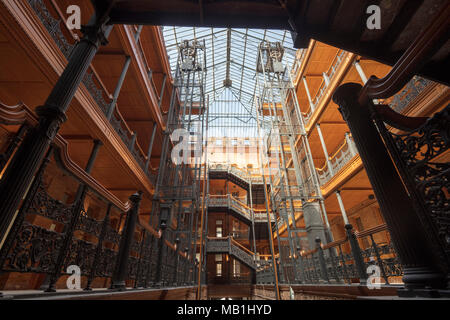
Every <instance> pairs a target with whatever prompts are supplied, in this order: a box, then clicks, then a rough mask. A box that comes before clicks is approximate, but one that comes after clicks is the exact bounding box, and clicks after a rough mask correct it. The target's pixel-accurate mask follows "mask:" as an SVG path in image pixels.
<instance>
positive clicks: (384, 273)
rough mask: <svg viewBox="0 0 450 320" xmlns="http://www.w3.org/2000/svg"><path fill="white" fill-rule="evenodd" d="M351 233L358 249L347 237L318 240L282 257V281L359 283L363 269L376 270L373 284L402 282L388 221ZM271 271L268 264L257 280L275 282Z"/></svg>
mask: <svg viewBox="0 0 450 320" xmlns="http://www.w3.org/2000/svg"><path fill="white" fill-rule="evenodd" d="M351 234H352V237H353V239H354V240H355V242H354V243H356V246H357V247H358V248H357V250H354V248H352V246H351V244H350V241H349V239H348V237H346V238H344V239H341V240H337V241H334V242H331V243H328V244H326V245H322V244H320V242H319V243H318V245H317V247H316V248H315V249H313V250H309V251H306V252H305V251H301V252H299V253H298V254H296V255H295V256H294V257H292V256H291V257H290V260H287V259H283V261H282V262H281V264H280V267H279V268H280V269H281V276H279V279H280V282H282V283H283V282H286V277H289V279H290V283H310V284H319V283H353V282H358V280H359V279H360V277H361V272H364V273H365V275H366V278H367V277H368V276H370V275H372V274H373V272H374V270H375V271H376V274H373V277H372V278H369V281H370V282H371V284H373V285H375V284H390V283H399V282H401V280H400V278H401V276H402V275H403V270H402V267H401V264H400V262H399V260H398V258H397V254H396V253H395V250H394V248H393V246H392V244H391V242H390V240H389V236H388V231H387V227H386V225H385V224H383V225H379V226H377V227H374V228H371V229H368V230H365V231H362V232H353V233H351ZM358 259H360V261H362V265H361V266H359V265H358V264H357V263H356V260H358ZM286 261H288V262H286ZM370 266H375V268H376V267H377V268H376V269H375V268H374V267H370ZM272 270H273V269H272V268H269V267H267V266H266V267H265V268H261V270H258V271H257V273H256V279H257V283H261V284H263V283H273V279H274V278H273V271H272ZM372 279H373V280H372ZM258 281H261V282H258Z"/></svg>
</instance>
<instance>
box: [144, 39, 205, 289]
mask: <svg viewBox="0 0 450 320" xmlns="http://www.w3.org/2000/svg"><path fill="white" fill-rule="evenodd" d="M177 50H178V58H177V59H178V60H177V63H176V68H175V73H174V90H173V92H172V98H171V102H170V108H169V113H168V118H167V126H166V130H165V132H164V140H163V145H162V151H161V160H160V166H159V170H158V177H157V180H156V189H155V196H154V201H153V206H152V214H151V219H150V224H151V225H152V226H154V227H155V229H157V230H161V233H162V236H161V238H160V239H159V240H158V246H159V248H158V249H157V255H158V259H157V260H158V261H157V265H156V269H157V270H156V275H155V281H156V282H157V283H158V284H161V285H164V284H172V283H175V282H177V283H188V282H192V281H194V278H193V276H194V274H195V272H194V271H195V266H196V259H195V256H196V251H197V245H196V243H197V241H198V237H199V235H200V234H198V233H197V230H198V227H199V225H200V212H201V208H202V207H201V203H200V191H201V190H200V181H201V179H203V176H201V170H202V157H203V144H202V142H203V140H204V135H205V133H206V128H205V123H206V110H207V101H206V99H205V88H204V86H205V85H204V83H205V74H206V58H205V55H206V48H205V44H204V42H203V41H196V40H193V41H181V42H180V43H178V44H177ZM177 97H178V99H177ZM171 141H172V143H173V145H174V146H173V147H172V144H171ZM180 147H181V148H180ZM165 212H166V213H165ZM166 240H167V241H170V242H171V243H177V249H176V250H175V253H174V252H172V251H168V250H167V248H165V247H164V245H161V243H163V244H164V241H166ZM180 249H181V250H180ZM178 252H183V253H184V254H185V256H186V257H188V261H185V262H183V263H182V262H181V261H179V260H180V259H179V256H178V254H176V253H178ZM175 276H176V278H175Z"/></svg>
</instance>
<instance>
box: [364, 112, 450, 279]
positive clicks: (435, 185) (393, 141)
mask: <svg viewBox="0 0 450 320" xmlns="http://www.w3.org/2000/svg"><path fill="white" fill-rule="evenodd" d="M372 116H373V118H374V120H375V124H376V126H377V129H378V131H379V132H380V134H381V137H382V138H383V140H384V143H385V145H386V147H387V150H388V152H389V154H390V156H391V157H392V159H393V162H394V164H395V166H396V167H397V170H398V172H399V174H400V176H401V178H402V180H403V183H404V185H405V188H406V189H407V191H408V193H409V195H410V197H411V198H412V201H413V203H414V205H415V209H416V211H417V214H418V216H419V218H420V221H421V223H422V225H423V228H424V230H426V232H427V233H429V235H430V237H431V238H434V240H433V246H434V249H435V252H436V254H437V256H439V264H440V265H439V267H440V268H441V269H442V270H446V271H447V272H448V270H449V269H450V200H449V199H450V198H449V189H450V184H449V181H450V161H449V160H450V152H449V147H450V105H447V106H446V108H444V109H443V110H442V111H440V112H438V113H436V114H435V115H434V116H433V117H431V118H411V117H405V116H402V115H399V114H398V113H395V112H394V111H392V109H390V108H389V107H388V106H382V105H378V106H373V110H372ZM393 129H397V131H396V133H394V132H393V131H394V130H393Z"/></svg>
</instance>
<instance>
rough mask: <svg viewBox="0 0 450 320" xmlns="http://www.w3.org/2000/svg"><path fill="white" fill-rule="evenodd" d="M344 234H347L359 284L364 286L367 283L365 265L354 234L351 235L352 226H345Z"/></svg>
mask: <svg viewBox="0 0 450 320" xmlns="http://www.w3.org/2000/svg"><path fill="white" fill-rule="evenodd" d="M345 232H346V233H347V239H348V243H349V244H350V248H351V250H352V255H353V261H354V263H355V267H356V271H357V272H358V276H359V283H360V284H362V285H365V284H366V283H367V272H366V265H365V263H364V259H363V257H362V254H361V248H360V247H359V243H358V240H356V237H355V234H354V233H353V226H352V225H351V224H346V225H345Z"/></svg>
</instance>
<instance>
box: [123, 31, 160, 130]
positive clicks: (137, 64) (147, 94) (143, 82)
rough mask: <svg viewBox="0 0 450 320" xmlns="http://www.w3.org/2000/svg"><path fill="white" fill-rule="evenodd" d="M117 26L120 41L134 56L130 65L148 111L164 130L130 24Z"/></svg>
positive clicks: (153, 92) (156, 101)
mask: <svg viewBox="0 0 450 320" xmlns="http://www.w3.org/2000/svg"><path fill="white" fill-rule="evenodd" d="M116 28H118V35H119V38H120V42H121V43H122V45H123V46H124V49H125V51H126V52H129V55H130V56H133V57H135V59H132V60H131V65H132V66H133V68H134V69H135V70H136V74H138V75H139V77H137V78H136V80H137V82H138V83H139V84H140V86H141V87H142V89H143V90H142V93H143V97H144V98H145V100H146V101H147V104H148V106H149V107H150V113H151V114H152V116H153V118H154V119H155V121H156V122H157V123H158V125H159V127H160V128H162V129H163V130H165V128H166V125H165V123H164V120H163V117H162V113H161V110H160V109H159V107H158V99H157V97H156V92H155V91H154V90H153V85H152V84H151V83H150V80H149V78H148V76H147V70H145V66H144V63H143V61H142V59H141V56H140V54H139V52H138V51H139V50H140V49H138V48H137V45H136V42H135V40H134V34H133V32H132V31H131V27H130V26H122V25H120V26H116Z"/></svg>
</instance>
